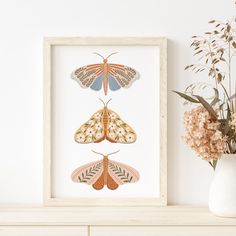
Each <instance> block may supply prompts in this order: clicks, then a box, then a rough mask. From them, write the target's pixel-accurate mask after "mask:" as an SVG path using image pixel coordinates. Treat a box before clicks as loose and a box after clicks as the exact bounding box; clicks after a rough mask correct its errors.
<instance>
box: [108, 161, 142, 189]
mask: <svg viewBox="0 0 236 236" xmlns="http://www.w3.org/2000/svg"><path fill="white" fill-rule="evenodd" d="M108 173H109V174H110V176H111V177H112V179H113V180H114V181H115V182H116V183H117V184H118V185H121V184H126V183H135V182H137V181H138V180H139V173H138V171H137V170H135V169H134V168H133V167H131V166H128V165H125V164H123V163H120V162H116V161H111V160H109V163H108Z"/></svg>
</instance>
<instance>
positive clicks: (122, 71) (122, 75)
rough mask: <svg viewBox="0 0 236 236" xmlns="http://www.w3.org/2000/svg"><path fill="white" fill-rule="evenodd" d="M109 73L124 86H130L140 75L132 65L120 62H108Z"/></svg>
mask: <svg viewBox="0 0 236 236" xmlns="http://www.w3.org/2000/svg"><path fill="white" fill-rule="evenodd" d="M108 73H109V76H111V77H112V78H114V79H115V81H116V82H117V83H118V84H119V86H120V87H123V88H129V87H130V86H131V85H132V83H133V82H134V81H135V80H137V79H139V77H140V76H139V73H138V72H137V71H136V70H135V69H133V68H132V67H129V66H124V65H119V64H108Z"/></svg>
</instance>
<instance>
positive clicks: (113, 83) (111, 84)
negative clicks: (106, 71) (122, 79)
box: [108, 75, 121, 91]
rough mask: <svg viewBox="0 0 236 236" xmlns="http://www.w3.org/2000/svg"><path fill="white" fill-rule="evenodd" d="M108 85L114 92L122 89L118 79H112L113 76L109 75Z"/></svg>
mask: <svg viewBox="0 0 236 236" xmlns="http://www.w3.org/2000/svg"><path fill="white" fill-rule="evenodd" d="M108 84H109V88H110V90H112V91H116V90H118V89H120V88H121V86H120V85H119V84H118V82H117V81H116V79H115V78H114V77H112V76H111V75H108Z"/></svg>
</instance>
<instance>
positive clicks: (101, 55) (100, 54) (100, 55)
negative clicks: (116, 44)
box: [93, 52, 105, 60]
mask: <svg viewBox="0 0 236 236" xmlns="http://www.w3.org/2000/svg"><path fill="white" fill-rule="evenodd" d="M93 54H96V55H98V56H100V57H101V58H102V59H103V60H105V58H104V56H102V55H101V54H99V53H97V52H93Z"/></svg>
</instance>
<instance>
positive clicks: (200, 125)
mask: <svg viewBox="0 0 236 236" xmlns="http://www.w3.org/2000/svg"><path fill="white" fill-rule="evenodd" d="M219 124H220V123H219V122H217V121H214V120H213V119H212V118H211V116H210V114H209V112H208V111H207V110H206V109H205V108H204V107H202V106H198V107H196V108H194V109H193V110H191V111H187V112H185V114H184V125H185V130H186V134H185V137H184V139H185V141H186V143H187V144H188V145H189V146H190V147H191V148H192V149H193V150H194V151H195V152H196V153H197V154H198V156H200V157H201V158H202V159H204V160H207V161H211V160H217V159H219V158H220V156H221V155H222V154H223V153H224V151H225V150H226V141H227V137H226V136H224V135H223V134H222V132H221V131H220V130H218V127H219Z"/></svg>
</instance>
